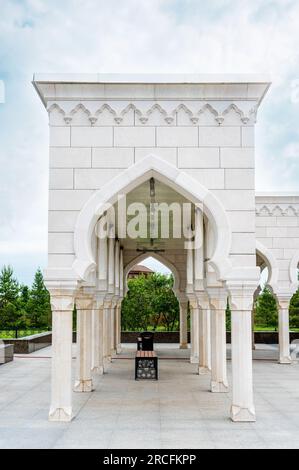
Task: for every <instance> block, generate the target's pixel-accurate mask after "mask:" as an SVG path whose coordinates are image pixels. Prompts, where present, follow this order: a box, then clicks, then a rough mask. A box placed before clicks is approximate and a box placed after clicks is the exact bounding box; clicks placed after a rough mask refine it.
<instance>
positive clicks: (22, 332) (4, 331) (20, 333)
mask: <svg viewBox="0 0 299 470" xmlns="http://www.w3.org/2000/svg"><path fill="white" fill-rule="evenodd" d="M47 331H51V328H50V327H45V328H1V329H0V338H2V339H5V338H8V339H10V338H14V339H18V338H24V336H31V335H36V334H38V333H46V332H47Z"/></svg>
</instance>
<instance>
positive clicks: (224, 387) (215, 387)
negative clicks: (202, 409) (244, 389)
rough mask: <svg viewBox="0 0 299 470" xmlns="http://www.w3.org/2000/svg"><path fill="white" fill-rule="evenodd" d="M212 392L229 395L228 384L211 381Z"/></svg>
mask: <svg viewBox="0 0 299 470" xmlns="http://www.w3.org/2000/svg"><path fill="white" fill-rule="evenodd" d="M211 392H213V393H227V392H228V383H227V382H215V381H214V380H211Z"/></svg>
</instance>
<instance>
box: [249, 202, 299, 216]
mask: <svg viewBox="0 0 299 470" xmlns="http://www.w3.org/2000/svg"><path fill="white" fill-rule="evenodd" d="M255 212H256V215H257V216H259V217H298V216H299V204H298V205H296V206H294V205H288V204H284V205H283V204H280V205H278V204H267V205H266V204H263V205H260V206H257V207H256V210H255Z"/></svg>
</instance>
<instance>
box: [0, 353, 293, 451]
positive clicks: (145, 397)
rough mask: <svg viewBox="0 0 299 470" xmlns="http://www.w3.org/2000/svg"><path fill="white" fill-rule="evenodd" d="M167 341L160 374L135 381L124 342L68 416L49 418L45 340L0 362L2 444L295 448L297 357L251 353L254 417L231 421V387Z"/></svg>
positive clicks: (10, 445) (47, 355)
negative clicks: (220, 388)
mask: <svg viewBox="0 0 299 470" xmlns="http://www.w3.org/2000/svg"><path fill="white" fill-rule="evenodd" d="M172 348H173V347H172V346H168V347H166V346H164V345H161V346H159V349H160V351H159V354H160V356H161V360H160V367H159V370H160V380H159V381H158V382H155V381H153V382H146V381H137V382H135V380H134V379H133V377H134V362H133V361H132V360H131V359H126V357H129V356H130V355H132V350H130V349H129V348H126V349H124V351H123V353H122V355H121V356H120V358H119V359H116V360H114V361H113V363H112V364H111V366H110V369H109V372H108V373H107V374H105V375H104V376H102V377H100V378H98V379H96V381H95V387H96V389H95V391H94V392H92V393H86V394H82V393H74V412H75V414H76V418H75V419H74V420H73V421H72V422H71V423H49V422H48V421H47V413H48V406H49V398H50V396H49V384H50V359H49V356H50V354H51V350H50V348H46V349H43V350H41V351H37V352H36V353H34V354H31V355H29V356H26V357H16V358H15V360H14V362H13V363H9V364H6V365H3V366H1V367H0V383H1V388H0V448H19V447H21V448H126V449H128V448H147V447H148V448H188V447H189V448H223V447H224V448H276V447H279V448H299V364H293V365H280V364H277V363H276V362H273V361H269V360H268V361H264V360H255V361H254V363H253V368H254V387H255V404H256V411H257V422H256V423H232V422H231V421H230V420H229V407H230V400H231V397H230V393H228V394H212V393H210V392H209V377H208V376H198V375H196V373H195V371H196V366H195V365H192V364H190V363H189V362H188V360H187V355H188V351H180V350H178V349H172ZM162 357H164V359H162ZM167 357H177V358H176V359H167ZM230 369H231V368H230V361H228V373H229V381H230V380H231V374H230Z"/></svg>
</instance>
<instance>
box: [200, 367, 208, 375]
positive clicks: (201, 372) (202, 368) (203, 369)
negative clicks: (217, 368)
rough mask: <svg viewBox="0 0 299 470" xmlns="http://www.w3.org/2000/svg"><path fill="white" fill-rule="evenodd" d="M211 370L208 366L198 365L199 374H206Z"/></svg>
mask: <svg viewBox="0 0 299 470" xmlns="http://www.w3.org/2000/svg"><path fill="white" fill-rule="evenodd" d="M210 372H211V369H209V368H208V367H204V366H199V367H198V374H199V375H206V374H209V373H210Z"/></svg>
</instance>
